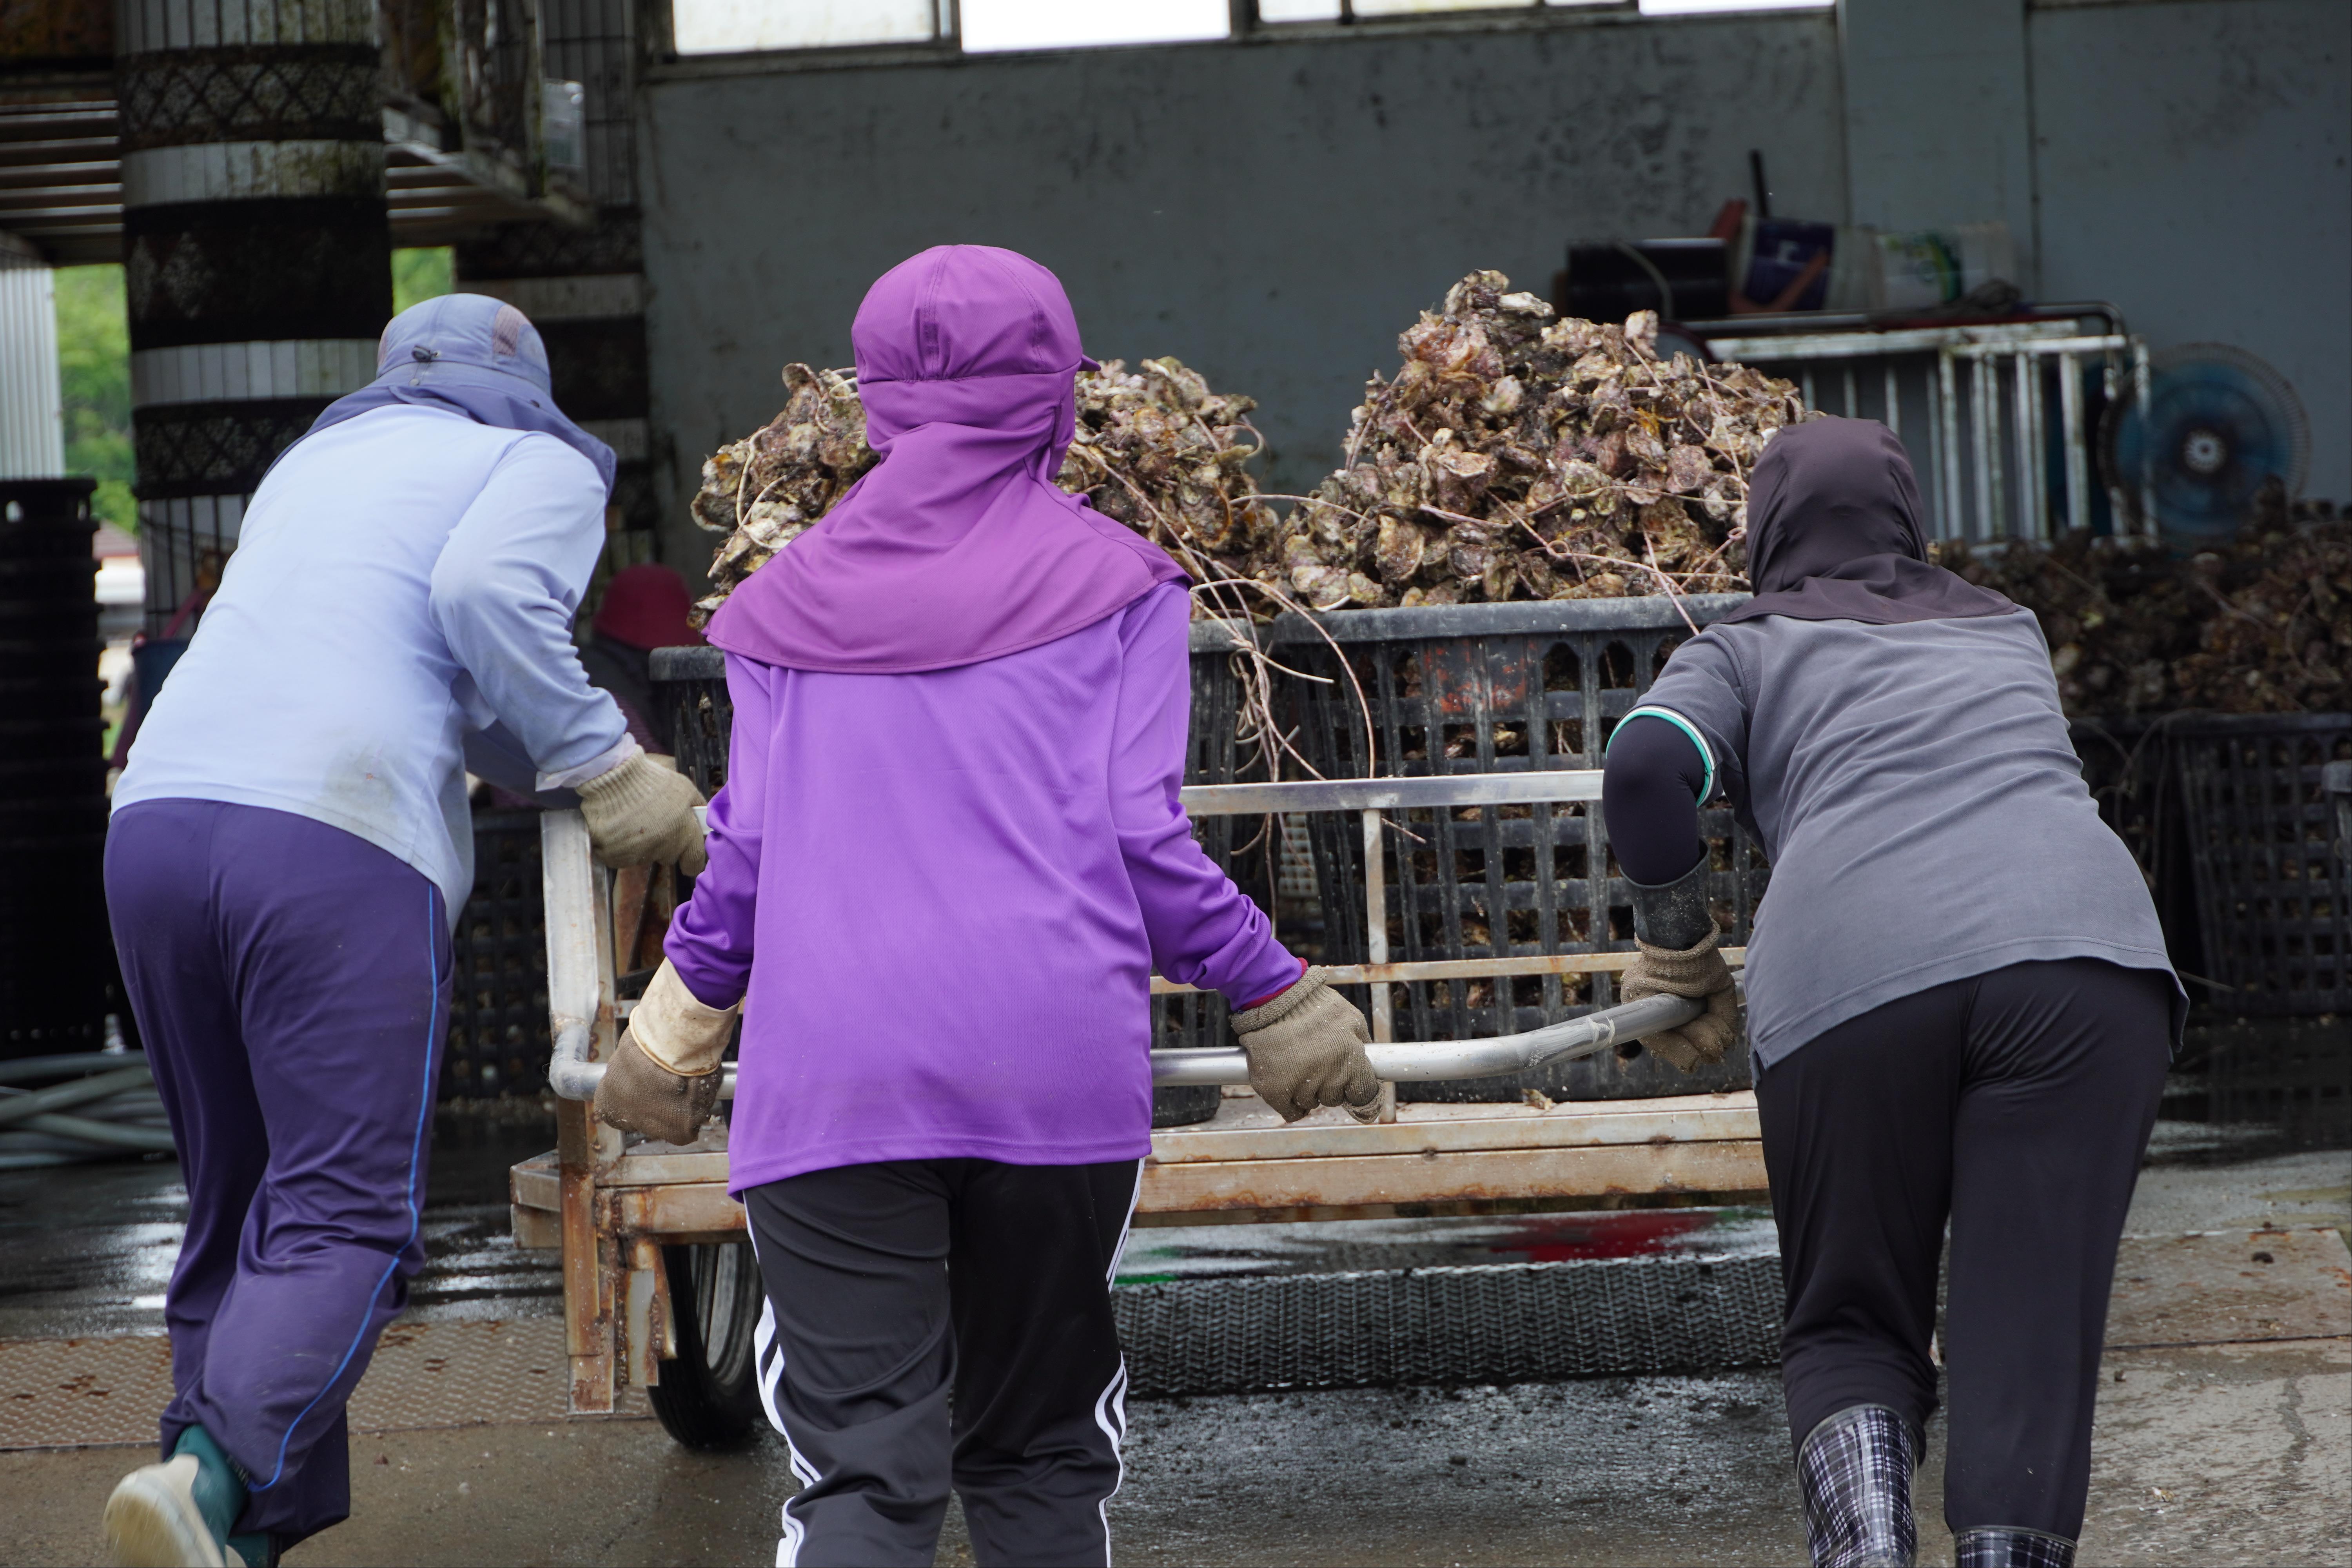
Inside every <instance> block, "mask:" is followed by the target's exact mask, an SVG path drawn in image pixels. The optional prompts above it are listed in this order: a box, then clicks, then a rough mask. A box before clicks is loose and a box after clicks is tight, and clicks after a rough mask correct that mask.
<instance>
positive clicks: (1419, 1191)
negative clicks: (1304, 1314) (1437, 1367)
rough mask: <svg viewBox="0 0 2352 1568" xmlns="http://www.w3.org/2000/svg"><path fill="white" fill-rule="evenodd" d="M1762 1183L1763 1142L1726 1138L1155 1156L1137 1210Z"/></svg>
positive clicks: (1750, 1187)
mask: <svg viewBox="0 0 2352 1568" xmlns="http://www.w3.org/2000/svg"><path fill="white" fill-rule="evenodd" d="M1766 1190H1767V1183H1766V1179H1765V1173H1764V1153H1763V1145H1762V1144H1761V1143H1760V1142H1752V1141H1748V1140H1726V1141H1717V1142H1699V1143H1674V1142H1645V1143H1636V1144H1606V1145H1595V1146H1590V1147H1582V1148H1538V1149H1506V1150H1471V1151H1463V1152H1427V1153H1423V1154H1417V1155H1402V1156H1400V1155H1396V1154H1367V1155H1360V1156H1333V1157H1318V1158H1306V1159H1295V1160H1249V1159H1245V1160H1222V1161H1203V1162H1200V1163H1171V1164H1157V1165H1155V1166H1154V1167H1153V1168H1152V1170H1151V1172H1150V1177H1149V1179H1148V1180H1146V1182H1145V1183H1144V1185H1143V1190H1142V1194H1141V1196H1140V1197H1139V1200H1138V1203H1137V1210H1138V1212H1139V1213H1182V1214H1201V1213H1210V1212H1214V1211H1217V1210H1221V1209H1270V1208H1271V1209H1279V1208H1291V1207H1298V1206H1312V1207H1328V1208H1338V1209H1348V1208H1360V1207H1363V1206H1365V1205H1381V1204H1431V1203H1450V1202H1459V1201H1465V1200H1485V1199H1496V1198H1543V1197H1601V1196H1610V1195H1616V1194H1628V1195H1630V1194H1652V1193H1709V1194H1715V1193H1749V1194H1753V1193H1761V1192H1764V1191H1766Z"/></svg>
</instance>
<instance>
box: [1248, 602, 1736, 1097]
mask: <svg viewBox="0 0 2352 1568" xmlns="http://www.w3.org/2000/svg"><path fill="white" fill-rule="evenodd" d="M1744 602H1745V600H1744V596H1737V595H1694V596H1688V597H1685V598H1683V599H1681V600H1679V601H1675V602H1669V601H1667V600H1665V599H1664V598H1658V597H1653V598H1638V599H1570V600H1556V601H1552V602H1549V603H1542V604H1494V605H1444V606H1440V607H1423V608H1414V609H1396V610H1350V611H1348V612H1346V613H1345V614H1341V615H1330V616H1322V617H1320V618H1319V619H1318V621H1317V622H1315V623H1313V624H1310V623H1308V622H1307V620H1305V619H1304V618H1303V617H1300V616H1284V617H1283V618H1282V619H1281V620H1279V621H1277V622H1276V624H1275V641H1276V644H1277V645H1278V647H1277V655H1276V656H1277V657H1278V658H1281V660H1282V661H1283V662H1284V663H1285V664H1286V665H1289V666H1291V667H1293V668H1300V669H1303V670H1305V671H1307V673H1308V674H1309V675H1312V676H1315V677H1318V678H1319V683H1305V682H1301V683H1297V686H1296V689H1297V695H1298V700H1299V719H1300V738H1299V742H1298V743H1299V747H1300V749H1301V750H1302V751H1303V752H1305V753H1306V754H1307V757H1308V758H1309V760H1311V761H1312V762H1313V763H1315V765H1316V767H1317V769H1318V771H1319V772H1321V773H1323V774H1324V775H1325V776H1327V777H1330V778H1362V777H1367V776H1372V775H1375V774H1377V775H1381V776H1396V777H1428V776H1432V775H1436V776H1444V775H1446V774H1475V773H1526V772H1532V771H1544V770H1549V769H1577V768H1598V767H1600V766H1601V755H1602V752H1603V750H1604V748H1605V747H1606V745H1607V743H1608V739H1609V733H1610V731H1612V729H1614V728H1615V727H1616V724H1617V722H1618V721H1620V720H1622V718H1623V717H1624V716H1625V715H1626V713H1628V712H1629V711H1631V710H1633V708H1634V707H1636V706H1637V705H1639V703H1640V702H1641V700H1642V699H1643V694H1644V693H1646V692H1647V691H1648V690H1649V689H1650V684H1651V682H1652V681H1653V680H1654V679H1656V676H1657V674H1658V672H1659V670H1660V669H1662V668H1664V665H1665V661H1666V658H1667V656H1668V655H1669V654H1671V653H1672V652H1673V651H1674V649H1675V647H1677V646H1679V645H1680V644H1681V642H1682V641H1683V640H1684V639H1685V638H1686V637H1688V636H1689V635H1690V627H1689V625H1688V624H1687V623H1685V620H1684V618H1683V616H1684V614H1685V612H1686V613H1687V614H1688V615H1689V616H1690V617H1691V618H1692V620H1694V621H1696V623H1697V624H1699V625H1701V626H1705V625H1706V624H1707V623H1709V622H1710V621H1713V620H1715V619H1717V618H1718V617H1720V616H1725V615H1727V614H1729V613H1730V612H1731V610H1732V609H1734V608H1735V607H1737V606H1738V605H1739V604H1741V603H1744ZM1343 653H1344V656H1345V665H1344V667H1343V665H1342V663H1341V656H1342V654H1343ZM1359 692H1360V693H1361V698H1362V700H1361V702H1360V703H1359V700H1358V693H1359ZM1367 710H1369V719H1370V724H1371V726H1372V729H1373V731H1374V732H1375V737H1374V744H1373V746H1372V754H1371V755H1370V756H1367V755H1366V754H1365V746H1366V741H1367V735H1366V721H1367V716H1368V715H1367ZM1390 820H1391V824H1392V826H1391V832H1390V833H1389V835H1388V843H1387V847H1386V849H1385V851H1384V855H1383V858H1384V859H1385V861H1386V863H1387V864H1386V875H1387V878H1388V886H1389V888H1390V889H1391V890H1390V895H1389V931H1388V937H1389V957H1390V958H1391V959H1402V960H1404V961H1407V962H1422V961H1425V960H1432V959H1440V960H1443V959H1457V960H1458V959H1475V958H1487V957H1495V958H1519V957H1533V956H1536V955H1538V954H1542V955H1556V954H1584V953H1596V952H1632V951H1633V908H1632V904H1633V895H1632V894H1631V893H1630V892H1629V891H1628V890H1627V889H1626V886H1625V883H1624V881H1623V879H1622V877H1621V876H1620V875H1619V874H1618V870H1617V866H1616V862H1615V861H1614V859H1613V858H1612V857H1611V855H1610V853H1609V841H1608V830H1607V825H1606V823H1605V822H1604V821H1603V820H1602V817H1601V810H1600V808H1599V806H1598V805H1586V804H1584V803H1581V802H1577V803H1570V804H1562V805H1506V806H1500V807H1493V808H1482V807H1476V806H1461V807H1454V808H1452V809H1440V810H1431V809H1426V808H1418V809H1409V810H1403V811H1399V812H1395V813H1392V814H1391V818H1390ZM1312 833H1313V837H1314V840H1315V860H1316V874H1317V877H1318V879H1319V880H1320V881H1321V883H1322V887H1323V904H1324V909H1325V911H1326V913H1325V919H1326V921H1327V926H1326V938H1325V940H1326V952H1325V957H1326V962H1328V963H1361V962H1363V960H1364V956H1365V953H1366V952H1367V942H1366V935H1367V933H1366V931H1365V929H1364V892H1363V885H1364V865H1363V837H1362V831H1361V829H1360V826H1358V824H1357V822H1356V821H1355V820H1353V819H1351V818H1348V817H1344V816H1339V815H1337V814H1325V815H1322V816H1317V817H1316V818H1314V821H1313V827H1312ZM1700 833H1701V835H1702V836H1703V837H1705V838H1706V841H1707V845H1708V849H1709V853H1710V856H1711V860H1710V865H1711V868H1712V869H1711V874H1710V876H1709V878H1708V882H1709V889H1708V891H1709V895H1710V897H1711V899H1712V900H1713V903H1714V907H1715V910H1716V914H1717V919H1718V920H1719V921H1722V923H1723V924H1724V926H1725V928H1726V934H1725V940H1726V941H1727V942H1731V943H1735V944H1737V943H1744V942H1746V941H1747V939H1748V927H1749V922H1750V921H1751V919H1752V917H1753V915H1754V912H1755V909H1756V905H1757V902H1758V901H1759V900H1760V899H1761V898H1762V897H1763V894H1764V888H1765V884H1766V881H1767V879H1768V878H1769V869H1768V868H1767V867H1766V866H1765V864H1764V858H1763V852H1762V849H1761V847H1759V845H1758V844H1756V842H1755V841H1754V839H1753V838H1752V837H1750V835H1749V834H1748V831H1747V829H1746V828H1745V827H1744V826H1742V825H1741V824H1740V823H1739V822H1738V820H1737V819H1736V818H1735V816H1734V814H1733V813H1732V812H1731V811H1730V810H1728V809H1726V808H1724V807H1721V806H1717V807H1711V808H1709V809H1708V810H1706V811H1704V812H1702V813H1700ZM1395 995H1396V1010H1395V1014H1396V1034H1397V1038H1399V1039H1401V1040H1463V1039H1475V1038H1478V1037H1482V1036H1488V1035H1508V1034H1516V1033H1517V1032H1519V1031H1521V1030H1526V1029H1538V1028H1542V1027H1544V1026H1547V1025H1550V1024H1557V1023H1560V1022H1563V1021H1565V1020H1567V1019H1570V1018H1573V1017H1576V1016H1580V1014H1582V1013H1585V1012H1587V1011H1589V1010H1590V1009H1591V1008H1594V1007H1605V1006H1608V1005H1611V1004H1612V1003H1613V1002H1615V1001H1616V1000H1617V995H1616V989H1615V981H1614V977H1613V976H1612V975H1610V974H1608V973H1595V974H1590V975H1566V976H1561V975H1542V976H1536V975H1527V976H1520V977H1517V978H1513V979H1508V980H1472V981H1467V982H1459V981H1435V982H1415V983H1412V984H1400V985H1399V986H1397V988H1396V992H1395ZM1749 1076H1750V1075H1749V1070H1748V1052H1747V1047H1746V1045H1745V1043H1744V1042H1743V1043H1742V1044H1741V1045H1740V1046H1738V1047H1735V1049H1734V1050H1733V1051H1732V1052H1731V1054H1730V1055H1729V1056H1727V1058H1725V1060H1724V1061H1723V1062H1721V1063H1720V1064H1718V1065H1717V1066H1714V1067H1711V1068H1702V1069H1701V1070H1700V1072H1699V1073H1697V1074H1696V1075H1695V1076H1688V1077H1686V1076H1685V1075H1684V1074H1682V1073H1680V1072H1677V1071H1675V1069H1674V1068H1670V1067H1667V1066H1666V1065H1665V1064H1664V1063H1662V1062H1660V1061H1658V1060H1657V1059H1656V1058H1652V1057H1647V1056H1640V1057H1635V1058H1632V1059H1631V1060H1628V1059H1626V1058H1621V1057H1618V1056H1616V1055H1615V1054H1614V1053H1609V1054H1605V1055H1603V1056H1600V1057H1592V1058H1584V1059H1582V1060H1580V1061H1573V1062H1565V1063H1559V1064H1556V1065H1553V1066H1550V1067H1546V1068H1538V1069H1537V1070H1536V1071H1534V1072H1531V1073H1523V1074H1518V1075H1515V1076H1512V1077H1507V1078H1493V1079H1474V1080H1465V1081H1458V1082H1454V1083H1419V1084H1401V1085H1399V1086H1398V1092H1399V1094H1400V1097H1401V1098H1402V1099H1405V1100H1454V1101H1464V1100H1467V1101H1498V1100H1503V1101H1507V1100H1517V1099H1518V1098H1519V1096H1520V1094H1521V1092H1522V1091H1523V1090H1525V1089H1539V1090H1541V1091H1542V1092H1544V1093H1546V1094H1549V1095H1550V1096H1551V1097H1553V1098H1554V1099H1556V1100H1612V1099H1627V1098H1647V1097H1650V1096H1654V1095H1664V1094H1694V1093H1700V1092H1704V1091H1706V1090H1710V1089H1745V1088H1747V1087H1748V1082H1749Z"/></svg>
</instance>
